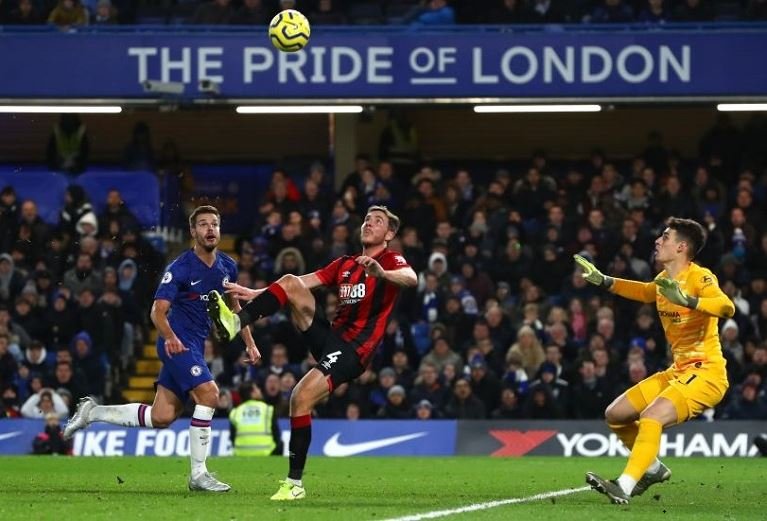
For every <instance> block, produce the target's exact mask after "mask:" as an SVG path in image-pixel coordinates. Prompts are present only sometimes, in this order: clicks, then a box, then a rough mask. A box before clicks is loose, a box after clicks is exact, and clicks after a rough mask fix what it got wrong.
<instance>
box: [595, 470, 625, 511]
mask: <svg viewBox="0 0 767 521" xmlns="http://www.w3.org/2000/svg"><path fill="white" fill-rule="evenodd" d="M586 483H588V484H589V485H591V488H593V489H594V490H596V491H597V492H599V493H600V494H604V495H605V496H607V497H609V498H610V501H611V502H613V503H615V504H616V505H628V502H629V499H630V498H629V496H628V494H626V493H625V492H623V489H622V488H621V486H620V485H618V482H617V481H615V480H611V479H610V480H608V479H602V478H600V477H599V476H597V475H596V474H594V473H593V472H587V473H586Z"/></svg>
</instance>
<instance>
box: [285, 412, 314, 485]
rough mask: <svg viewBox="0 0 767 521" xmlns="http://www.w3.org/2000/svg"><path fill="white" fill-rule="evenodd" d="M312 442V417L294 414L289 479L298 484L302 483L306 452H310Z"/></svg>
mask: <svg viewBox="0 0 767 521" xmlns="http://www.w3.org/2000/svg"><path fill="white" fill-rule="evenodd" d="M311 442H312V417H311V415H309V414H304V415H302V416H292V417H291V418H290V444H289V445H288V453H289V459H290V472H289V473H288V480H290V482H291V483H293V484H294V485H298V486H303V485H301V477H302V476H303V474H304V467H305V466H306V454H307V453H308V452H309V444H311Z"/></svg>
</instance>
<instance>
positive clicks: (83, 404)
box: [64, 396, 96, 440]
mask: <svg viewBox="0 0 767 521" xmlns="http://www.w3.org/2000/svg"><path fill="white" fill-rule="evenodd" d="M94 407H96V400H94V399H93V398H91V397H90V396H86V397H85V398H82V399H81V400H80V403H78V404H77V410H76V411H75V413H74V414H73V415H72V417H71V418H70V419H69V422H67V426H66V427H64V439H65V440H70V439H72V436H74V435H75V433H76V432H77V431H79V430H81V429H84V428H86V427H87V426H88V424H89V423H90V422H89V421H88V418H89V416H90V414H91V411H92V410H93V408H94Z"/></svg>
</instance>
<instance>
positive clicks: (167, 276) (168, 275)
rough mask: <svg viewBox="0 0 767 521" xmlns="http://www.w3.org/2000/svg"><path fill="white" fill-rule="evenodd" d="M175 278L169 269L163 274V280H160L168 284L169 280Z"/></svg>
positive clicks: (161, 282)
mask: <svg viewBox="0 0 767 521" xmlns="http://www.w3.org/2000/svg"><path fill="white" fill-rule="evenodd" d="M172 280H173V274H172V273H171V272H169V271H166V272H165V275H163V276H162V280H161V281H160V284H167V283H168V282H170V281H172Z"/></svg>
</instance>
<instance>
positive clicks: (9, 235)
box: [0, 185, 19, 252]
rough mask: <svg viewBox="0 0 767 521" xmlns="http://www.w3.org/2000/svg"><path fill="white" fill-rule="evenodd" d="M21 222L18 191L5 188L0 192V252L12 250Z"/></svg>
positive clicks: (8, 187) (9, 187)
mask: <svg viewBox="0 0 767 521" xmlns="http://www.w3.org/2000/svg"><path fill="white" fill-rule="evenodd" d="M18 222H19V204H18V199H17V197H16V191H15V190H14V189H13V187H12V186H10V185H9V186H5V187H3V189H2V190H1V191H0V252H7V251H9V250H10V248H11V246H12V245H13V242H14V241H15V239H16V231H17V228H18Z"/></svg>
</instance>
